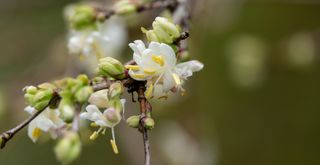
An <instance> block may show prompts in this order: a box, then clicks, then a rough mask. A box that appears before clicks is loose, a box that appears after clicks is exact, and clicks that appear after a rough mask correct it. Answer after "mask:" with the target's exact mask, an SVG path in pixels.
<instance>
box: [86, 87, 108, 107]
mask: <svg viewBox="0 0 320 165" xmlns="http://www.w3.org/2000/svg"><path fill="white" fill-rule="evenodd" d="M88 102H89V103H90V104H93V105H96V106H97V107H98V108H107V107H108V102H109V99H108V89H103V90H100V91H97V92H94V93H92V94H91V96H90V97H89V99H88Z"/></svg>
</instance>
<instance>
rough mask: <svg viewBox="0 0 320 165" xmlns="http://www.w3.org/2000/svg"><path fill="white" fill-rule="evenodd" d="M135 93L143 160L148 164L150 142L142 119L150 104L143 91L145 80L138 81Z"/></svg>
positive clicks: (144, 89)
mask: <svg viewBox="0 0 320 165" xmlns="http://www.w3.org/2000/svg"><path fill="white" fill-rule="evenodd" d="M137 88H138V89H137V93H138V100H139V103H140V118H141V119H140V131H141V132H142V137H143V144H144V162H145V165H150V159H151V155H150V143H149V139H148V130H147V128H145V126H144V123H143V119H144V118H146V116H147V113H149V112H150V111H149V110H150V108H148V107H150V104H149V102H148V101H147V99H146V97H145V95H144V92H145V91H146V87H145V82H140V83H139V85H138V87H137Z"/></svg>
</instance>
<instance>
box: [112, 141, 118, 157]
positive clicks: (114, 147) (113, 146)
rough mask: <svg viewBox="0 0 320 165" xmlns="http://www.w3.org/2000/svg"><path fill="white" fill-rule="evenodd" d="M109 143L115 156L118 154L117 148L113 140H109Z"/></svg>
mask: <svg viewBox="0 0 320 165" xmlns="http://www.w3.org/2000/svg"><path fill="white" fill-rule="evenodd" d="M110 143H111V146H112V149H113V152H114V153H115V154H119V150H118V147H117V144H116V142H115V141H114V140H113V139H111V140H110Z"/></svg>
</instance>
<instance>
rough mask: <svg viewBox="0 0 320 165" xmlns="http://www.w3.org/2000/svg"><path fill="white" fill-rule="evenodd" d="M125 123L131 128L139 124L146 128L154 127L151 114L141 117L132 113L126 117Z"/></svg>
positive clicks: (137, 126)
mask: <svg viewBox="0 0 320 165" xmlns="http://www.w3.org/2000/svg"><path fill="white" fill-rule="evenodd" d="M127 124H128V126H129V127H132V128H139V127H140V126H143V127H145V128H146V129H147V130H152V129H153V128H154V125H155V122H154V119H153V118H152V117H151V116H146V117H143V118H142V117H141V115H133V116H130V117H129V118H128V119H127Z"/></svg>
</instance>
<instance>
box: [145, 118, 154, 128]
mask: <svg viewBox="0 0 320 165" xmlns="http://www.w3.org/2000/svg"><path fill="white" fill-rule="evenodd" d="M143 123H144V127H145V128H147V129H148V130H151V129H153V128H154V120H153V119H152V118H151V117H147V118H145V119H144V120H143Z"/></svg>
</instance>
